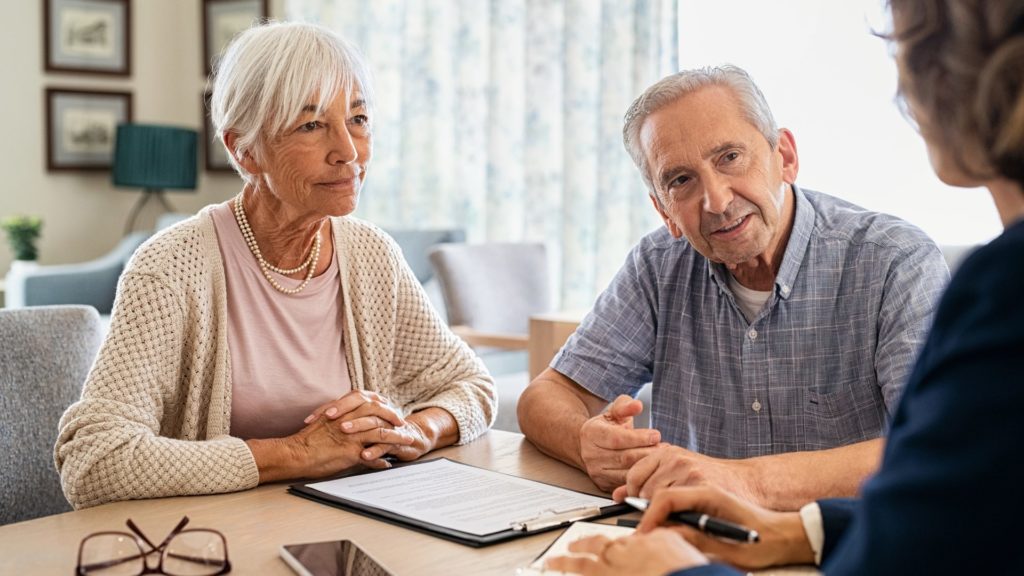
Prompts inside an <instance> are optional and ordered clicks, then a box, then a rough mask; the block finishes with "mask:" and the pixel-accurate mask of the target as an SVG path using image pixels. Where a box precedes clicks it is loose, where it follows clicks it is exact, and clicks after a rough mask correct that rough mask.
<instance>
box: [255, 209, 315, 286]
mask: <svg viewBox="0 0 1024 576" xmlns="http://www.w3.org/2000/svg"><path fill="white" fill-rule="evenodd" d="M235 221H236V222H238V228H239V230H241V231H242V237H243V238H245V244H246V246H248V247H249V251H250V252H252V255H253V256H255V257H256V261H257V262H258V263H259V265H260V270H261V271H262V272H263V276H264V277H265V278H266V279H267V280H268V281H269V282H270V285H271V286H273V287H274V289H275V290H277V291H278V292H281V293H282V294H298V293H299V292H302V290H303V289H305V288H306V286H307V285H309V281H310V280H312V279H313V273H314V272H316V263H317V262H318V261H319V260H320V231H319V229H317V233H316V239H315V240H314V241H313V250H312V251H310V253H309V258H307V259H306V261H305V262H304V263H303V264H300V265H299V266H297V267H295V268H290V269H285V268H278V267H277V266H273V265H271V264H270V263H269V262H267V261H266V259H264V258H263V254H262V253H261V252H260V247H259V245H258V244H256V236H255V235H254V234H253V233H252V228H250V227H249V220H248V219H247V218H246V217H245V210H244V209H243V208H242V197H241V195H239V196H236V197H235ZM307 268H308V269H309V271H308V272H306V279H305V280H303V281H302V284H299V285H298V286H297V287H295V288H285V287H284V286H281V284H280V283H279V282H278V281H277V280H276V279H275V278H274V277H273V276H272V275H271V274H270V272H271V271H274V272H277V273H278V274H281V275H283V276H287V275H289V274H295V273H296V272H298V271H300V270H304V269H307Z"/></svg>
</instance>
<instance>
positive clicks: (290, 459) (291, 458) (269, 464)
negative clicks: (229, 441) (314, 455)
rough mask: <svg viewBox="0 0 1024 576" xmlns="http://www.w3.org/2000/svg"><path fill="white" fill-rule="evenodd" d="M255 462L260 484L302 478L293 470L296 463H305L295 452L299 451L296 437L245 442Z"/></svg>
mask: <svg viewBox="0 0 1024 576" xmlns="http://www.w3.org/2000/svg"><path fill="white" fill-rule="evenodd" d="M245 443H246V445H248V446H249V450H250V451H251V452H252V456H253V459H254V460H256V469H257V470H259V473H260V484H265V483H267V482H277V481H279V480H290V479H292V478H296V477H299V476H302V474H298V473H297V472H296V470H295V463H296V462H305V459H304V458H301V457H300V456H299V455H298V454H297V452H300V451H301V447H300V446H298V439H297V438H296V436H289V437H287V438H250V439H249V440H246V441H245Z"/></svg>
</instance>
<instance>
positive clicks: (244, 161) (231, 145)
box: [224, 132, 260, 174]
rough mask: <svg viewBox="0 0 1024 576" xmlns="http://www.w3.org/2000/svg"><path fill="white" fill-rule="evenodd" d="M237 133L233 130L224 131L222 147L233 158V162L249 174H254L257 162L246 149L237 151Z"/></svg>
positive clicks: (256, 169) (257, 167)
mask: <svg viewBox="0 0 1024 576" xmlns="http://www.w3.org/2000/svg"><path fill="white" fill-rule="evenodd" d="M237 146H238V134H235V133H234V132H225V133H224V147H225V148H227V151H228V154H230V155H231V157H232V158H234V159H235V162H237V163H238V165H239V166H241V167H242V168H244V169H245V171H246V172H248V173H249V174H256V173H258V172H259V171H260V170H259V164H257V163H256V159H255V158H253V157H252V154H250V153H249V152H248V151H244V152H241V153H239V152H238V148H237Z"/></svg>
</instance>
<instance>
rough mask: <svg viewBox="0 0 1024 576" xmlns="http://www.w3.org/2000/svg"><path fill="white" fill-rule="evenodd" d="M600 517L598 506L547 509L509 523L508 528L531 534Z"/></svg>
mask: <svg viewBox="0 0 1024 576" xmlns="http://www.w3.org/2000/svg"><path fill="white" fill-rule="evenodd" d="M600 515H601V508H599V507H598V506H580V507H578V508H569V509H567V510H554V509H552V508H548V509H547V510H544V511H543V512H541V513H540V514H537V515H536V516H531V517H530V518H526V519H523V520H516V521H514V522H511V523H510V524H509V527H510V528H512V529H513V530H518V531H520V532H533V531H534V530H543V529H544V528H550V527H552V526H558V525H560V524H568V523H570V522H575V521H577V520H586V519H587V518H596V517H598V516H600Z"/></svg>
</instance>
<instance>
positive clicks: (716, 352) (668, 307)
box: [518, 66, 949, 509]
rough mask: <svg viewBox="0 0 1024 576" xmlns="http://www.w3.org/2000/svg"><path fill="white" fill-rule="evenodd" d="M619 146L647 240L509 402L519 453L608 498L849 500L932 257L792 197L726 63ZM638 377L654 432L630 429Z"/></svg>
mask: <svg viewBox="0 0 1024 576" xmlns="http://www.w3.org/2000/svg"><path fill="white" fill-rule="evenodd" d="M623 139H624V141H625V146H626V149H627V150H628V151H629V154H630V155H631V156H632V158H633V161H634V162H635V163H636V165H637V167H638V168H639V170H640V173H641V174H642V176H643V178H644V180H645V182H646V183H647V186H648V188H649V192H650V198H651V202H652V204H653V205H654V209H655V210H657V211H658V214H659V215H660V216H661V218H662V220H663V221H664V222H665V227H664V228H659V230H657V231H655V232H652V233H651V234H649V235H647V236H646V237H645V238H643V239H642V240H641V241H640V243H639V244H638V245H637V246H636V247H635V248H634V249H633V250H632V252H631V253H630V254H629V256H628V257H627V259H626V263H625V265H624V266H623V267H622V269H621V270H620V271H619V273H618V274H617V275H616V277H615V278H614V279H613V280H612V282H611V284H610V285H609V287H608V288H607V289H606V290H605V291H604V293H602V294H601V296H600V297H599V298H598V300H597V302H596V303H595V305H594V308H593V310H592V311H591V312H590V314H588V315H587V317H586V318H585V319H584V321H583V323H582V324H581V325H580V327H579V329H578V330H577V331H576V333H575V334H574V335H573V336H572V338H570V340H569V341H568V342H567V343H566V345H565V346H564V347H563V348H562V350H561V352H560V353H559V354H558V356H556V358H555V359H554V360H553V361H552V363H551V367H549V368H548V369H547V370H545V371H544V372H543V373H541V374H540V375H539V376H538V377H537V378H536V379H535V380H534V381H533V382H532V383H531V384H530V386H529V387H528V388H527V390H526V391H525V392H524V394H523V395H522V397H521V399H520V402H519V408H518V415H519V423H520V426H521V428H522V430H523V431H524V433H525V434H526V436H527V438H529V439H530V441H531V442H533V443H534V444H535V445H536V446H537V447H538V448H540V450H541V451H543V452H545V453H547V454H549V455H551V456H554V457H556V458H558V459H560V460H563V461H565V462H567V463H570V464H572V465H574V466H576V467H578V468H580V469H583V470H585V471H586V472H587V473H588V474H589V475H590V477H591V478H592V479H593V480H594V482H595V483H596V484H597V486H598V487H600V488H601V489H604V490H612V489H615V493H614V496H615V497H616V498H617V499H621V498H622V497H624V496H626V495H640V496H643V497H650V495H651V494H652V493H653V492H654V491H655V490H656V489H658V488H661V487H664V486H670V485H687V484H700V483H713V484H717V485H719V486H722V487H724V488H726V489H727V490H730V491H732V492H735V493H736V494H738V495H740V496H742V497H744V498H747V499H749V500H751V501H753V502H757V503H759V504H761V505H764V506H767V507H769V508H776V509H793V508H796V507H799V506H800V505H802V504H803V503H805V502H807V501H808V500H811V499H815V498H821V497H830V496H848V495H852V494H854V493H855V492H856V490H857V488H858V486H859V485H860V483H861V482H862V481H863V480H864V479H865V477H867V476H868V475H869V474H871V473H872V472H873V471H874V470H875V469H876V467H877V466H878V463H879V460H880V456H881V451H882V446H883V440H882V439H881V437H882V435H883V433H884V432H885V429H886V422H887V419H888V417H889V416H890V415H891V414H892V412H893V409H894V408H895V406H896V402H897V400H898V398H899V396H900V393H901V391H902V389H903V385H904V382H905V381H906V380H907V378H908V377H909V373H910V370H911V368H912V365H913V361H914V359H915V355H916V353H917V351H918V348H919V346H920V345H921V344H922V343H923V340H924V336H925V334H926V331H927V329H928V325H929V322H930V318H931V315H932V312H933V309H934V307H935V305H936V302H937V301H938V297H939V295H940V292H941V291H942V289H943V287H944V285H945V283H946V281H947V280H948V275H949V274H948V271H947V269H946V265H945V262H944V261H943V259H942V255H941V253H940V251H939V249H938V248H937V247H936V245H935V244H934V242H932V241H931V240H930V239H929V238H928V237H927V236H926V235H925V234H924V233H923V232H921V231H920V230H919V229H917V228H915V227H914V226H912V225H910V224H908V223H906V222H904V221H902V220H899V219H897V218H895V217H892V216H888V215H884V214H879V213H875V212H870V211H868V210H865V209H864V208H861V207H858V206H855V205H853V204H851V203H849V202H845V201H843V200H840V199H838V198H835V197H832V196H828V195H825V194H822V193H819V192H813V191H810V190H805V189H801V188H799V187H798V186H796V184H795V181H796V177H797V172H798V168H799V161H798V158H797V151H796V143H795V140H794V137H793V134H792V133H791V132H790V131H789V130H787V129H785V128H778V127H777V126H776V124H775V120H774V118H773V117H772V113H771V111H770V110H769V108H768V105H767V103H766V101H765V99H764V96H763V95H762V93H761V91H760V90H759V89H758V88H757V86H756V85H755V84H754V83H753V81H752V80H751V78H750V76H749V75H748V74H747V73H746V72H744V71H743V70H741V69H739V68H736V67H734V66H722V67H715V68H705V69H698V70H689V71H683V72H680V73H678V74H674V75H672V76H669V77H667V78H664V79H662V80H661V81H659V82H658V83H656V84H654V85H653V86H651V87H650V88H649V89H648V90H647V91H646V92H644V94H643V95H641V96H640V97H639V98H638V99H637V100H636V101H635V102H634V103H633V105H632V106H631V107H630V109H629V111H628V112H627V113H626V117H625V126H624V128H623ZM647 382H653V384H652V386H653V389H652V400H651V404H652V405H651V406H650V407H646V408H649V409H650V410H651V425H652V428H651V429H635V428H634V427H633V417H634V416H636V415H638V414H639V413H640V412H641V411H642V410H643V409H645V407H644V406H642V403H641V402H640V401H639V400H635V399H634V398H635V396H636V394H637V393H638V392H639V390H640V388H641V387H642V386H643V385H644V384H645V383H647Z"/></svg>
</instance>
